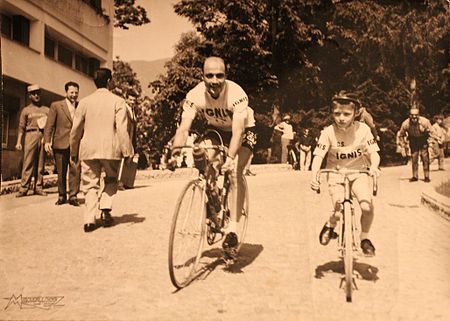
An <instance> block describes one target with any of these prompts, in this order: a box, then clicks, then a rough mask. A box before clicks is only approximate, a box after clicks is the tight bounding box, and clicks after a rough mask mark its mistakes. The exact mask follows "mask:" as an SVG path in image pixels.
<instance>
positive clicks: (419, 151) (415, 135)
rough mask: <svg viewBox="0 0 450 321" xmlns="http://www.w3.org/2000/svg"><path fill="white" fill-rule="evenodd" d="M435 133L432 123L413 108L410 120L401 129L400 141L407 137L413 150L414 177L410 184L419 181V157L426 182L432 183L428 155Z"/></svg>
mask: <svg viewBox="0 0 450 321" xmlns="http://www.w3.org/2000/svg"><path fill="white" fill-rule="evenodd" d="M432 132H433V128H432V127H431V123H430V121H429V120H428V119H427V118H425V117H422V116H420V115H419V109H418V108H411V110H410V112H409V118H408V119H406V120H405V121H404V122H403V123H402V125H401V127H400V133H399V136H400V141H402V140H404V139H405V138H406V136H407V138H408V141H409V147H410V149H411V162H412V174H413V176H412V177H411V179H410V180H409V181H410V182H417V181H418V180H419V155H420V158H421V160H422V166H423V173H424V177H425V179H424V181H425V182H426V183H429V182H430V159H429V154H428V137H429V136H430V133H432Z"/></svg>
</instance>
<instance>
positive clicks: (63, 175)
mask: <svg viewBox="0 0 450 321" xmlns="http://www.w3.org/2000/svg"><path fill="white" fill-rule="evenodd" d="M53 154H54V155H55V163H56V170H57V171H58V194H59V197H60V198H64V199H66V198H67V190H66V189H67V169H69V199H70V198H76V197H77V194H78V192H79V191H80V173H81V170H80V162H78V163H77V164H74V163H72V162H70V150H69V148H66V149H54V150H53Z"/></svg>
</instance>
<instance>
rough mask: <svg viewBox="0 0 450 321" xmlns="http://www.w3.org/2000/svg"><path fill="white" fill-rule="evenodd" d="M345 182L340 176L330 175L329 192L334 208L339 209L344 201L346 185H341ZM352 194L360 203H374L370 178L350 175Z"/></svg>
mask: <svg viewBox="0 0 450 321" xmlns="http://www.w3.org/2000/svg"><path fill="white" fill-rule="evenodd" d="M340 182H343V178H342V176H341V175H338V174H328V191H329V193H330V196H331V202H332V203H333V206H334V208H336V209H337V208H338V207H337V204H339V203H342V201H343V200H344V185H342V184H339V183H340ZM350 188H351V193H352V195H354V196H355V197H356V199H357V200H358V203H361V202H363V201H366V202H368V203H371V202H372V187H371V183H370V178H369V176H368V175H366V174H354V175H350Z"/></svg>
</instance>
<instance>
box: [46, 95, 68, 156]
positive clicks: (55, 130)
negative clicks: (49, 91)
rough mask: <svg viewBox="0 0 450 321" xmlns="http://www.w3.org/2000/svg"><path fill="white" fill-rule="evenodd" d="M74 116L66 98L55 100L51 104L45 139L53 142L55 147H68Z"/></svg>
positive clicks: (47, 141)
mask: <svg viewBox="0 0 450 321" xmlns="http://www.w3.org/2000/svg"><path fill="white" fill-rule="evenodd" d="M71 129H72V116H71V115H70V111H69V107H67V103H66V100H65V99H64V100H59V101H55V102H53V103H52V104H51V105H50V110H49V112H48V118H47V124H46V125H45V129H44V141H45V142H46V143H52V146H53V148H54V149H66V148H69V145H70V141H69V139H70V130H71Z"/></svg>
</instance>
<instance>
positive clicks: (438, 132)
mask: <svg viewBox="0 0 450 321" xmlns="http://www.w3.org/2000/svg"><path fill="white" fill-rule="evenodd" d="M433 120H434V124H433V126H432V127H433V136H432V138H431V139H432V140H433V141H434V146H435V154H436V158H437V159H438V166H439V170H440V171H443V170H444V142H445V135H446V130H445V128H444V116H443V115H436V116H434V119H433Z"/></svg>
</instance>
